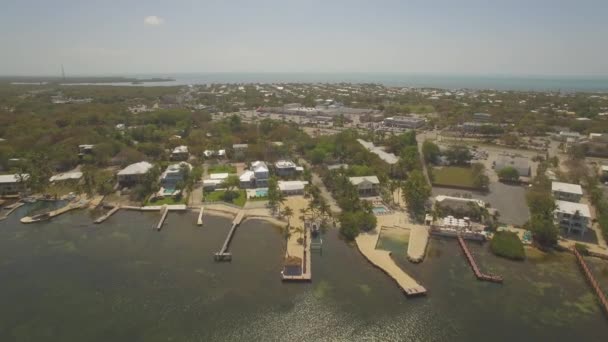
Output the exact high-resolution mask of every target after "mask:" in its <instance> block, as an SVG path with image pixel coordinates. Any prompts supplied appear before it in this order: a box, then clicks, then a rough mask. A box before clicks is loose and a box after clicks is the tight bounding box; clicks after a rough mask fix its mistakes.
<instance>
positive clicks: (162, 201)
mask: <svg viewBox="0 0 608 342" xmlns="http://www.w3.org/2000/svg"><path fill="white" fill-rule="evenodd" d="M163 204H167V205H172V204H186V199H185V198H182V199H180V200H176V199H175V198H173V197H165V198H163V199H158V200H156V201H151V200H150V198H148V199H147V200H146V203H145V204H144V206H151V205H163Z"/></svg>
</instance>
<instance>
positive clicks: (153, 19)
mask: <svg viewBox="0 0 608 342" xmlns="http://www.w3.org/2000/svg"><path fill="white" fill-rule="evenodd" d="M164 23H165V19H163V18H161V17H158V16H155V15H149V16H147V17H145V18H144V24H146V25H152V26H158V25H162V24H164Z"/></svg>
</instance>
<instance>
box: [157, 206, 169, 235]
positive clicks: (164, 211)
mask: <svg viewBox="0 0 608 342" xmlns="http://www.w3.org/2000/svg"><path fill="white" fill-rule="evenodd" d="M167 214H169V207H168V206H166V205H163V206H162V208H161V209H160V221H158V224H157V225H156V230H161V228H162V227H163V223H165V220H166V219H167Z"/></svg>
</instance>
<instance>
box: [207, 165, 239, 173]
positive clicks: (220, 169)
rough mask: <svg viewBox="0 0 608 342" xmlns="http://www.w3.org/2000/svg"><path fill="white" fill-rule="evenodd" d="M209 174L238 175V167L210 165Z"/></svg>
mask: <svg viewBox="0 0 608 342" xmlns="http://www.w3.org/2000/svg"><path fill="white" fill-rule="evenodd" d="M207 173H236V167H235V166H234V165H231V164H215V165H210V166H209V169H207Z"/></svg>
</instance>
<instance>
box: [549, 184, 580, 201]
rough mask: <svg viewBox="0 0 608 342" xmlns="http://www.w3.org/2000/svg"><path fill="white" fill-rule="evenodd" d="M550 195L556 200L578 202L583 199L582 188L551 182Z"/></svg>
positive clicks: (575, 185) (576, 185)
mask: <svg viewBox="0 0 608 342" xmlns="http://www.w3.org/2000/svg"><path fill="white" fill-rule="evenodd" d="M551 193H552V194H553V197H555V198H556V199H558V200H562V201H568V202H580V200H581V198H582V197H583V188H582V187H581V186H580V185H578V184H571V183H562V182H552V183H551Z"/></svg>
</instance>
